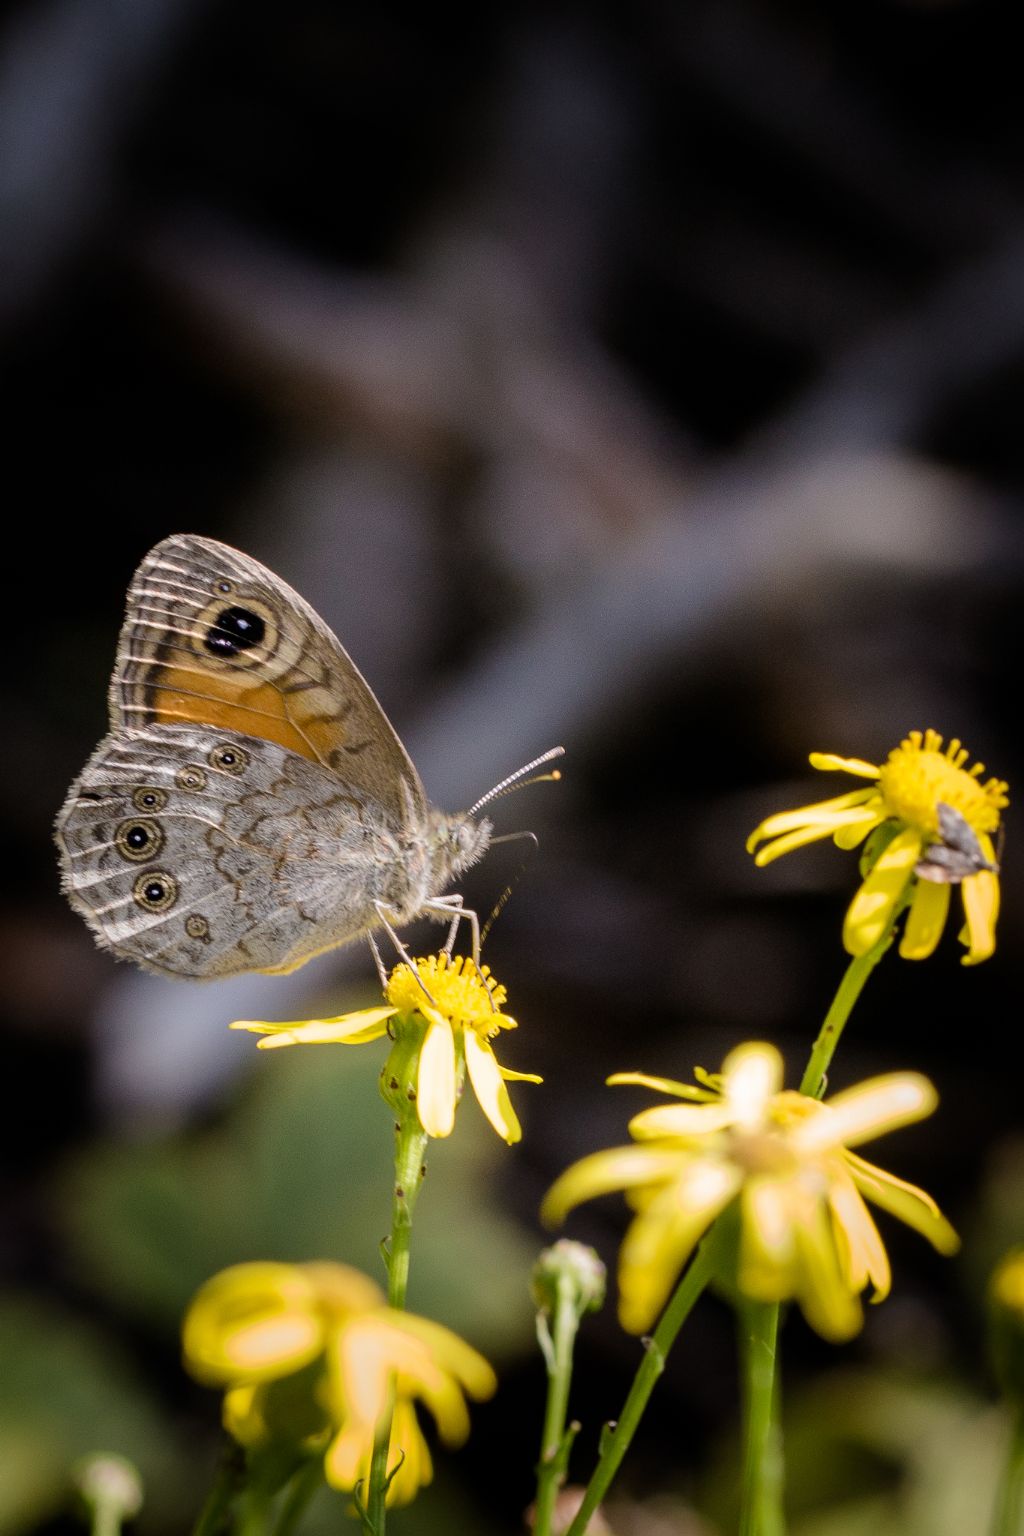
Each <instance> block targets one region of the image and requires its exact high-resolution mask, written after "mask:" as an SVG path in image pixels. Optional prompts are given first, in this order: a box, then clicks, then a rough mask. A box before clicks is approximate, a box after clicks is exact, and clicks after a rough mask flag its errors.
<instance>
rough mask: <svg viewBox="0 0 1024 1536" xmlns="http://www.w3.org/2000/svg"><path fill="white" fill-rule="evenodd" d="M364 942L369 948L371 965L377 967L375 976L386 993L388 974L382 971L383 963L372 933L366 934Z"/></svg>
mask: <svg viewBox="0 0 1024 1536" xmlns="http://www.w3.org/2000/svg"><path fill="white" fill-rule="evenodd" d="M366 942H367V943H368V944H369V946H370V952H371V954H372V955H373V963H374V965H375V966H376V967H377V975H378V976H379V977H380V984H381V989H382V990H383V991H386V990H387V985H388V973H387V971H386V970H385V969H384V961H383V960H382V959H381V953H380V950H379V949H378V947H377V940H376V939H375V938H374V936H373V934H372V933H368V934H367V935H366Z"/></svg>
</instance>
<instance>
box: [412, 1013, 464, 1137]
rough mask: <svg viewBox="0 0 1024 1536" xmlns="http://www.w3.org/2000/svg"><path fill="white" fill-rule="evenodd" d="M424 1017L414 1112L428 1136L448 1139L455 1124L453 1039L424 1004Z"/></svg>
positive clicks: (441, 1019)
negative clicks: (427, 1022)
mask: <svg viewBox="0 0 1024 1536" xmlns="http://www.w3.org/2000/svg"><path fill="white" fill-rule="evenodd" d="M423 1014H424V1017H426V1018H427V1019H429V1024H428V1027H427V1033H426V1038H425V1039H424V1041H423V1044H422V1046H421V1047H420V1065H419V1075H418V1078H417V1083H416V1112H417V1114H418V1115H419V1118H420V1124H421V1125H422V1127H423V1129H424V1130H425V1131H426V1133H427V1135H428V1136H450V1135H451V1133H452V1127H453V1126H454V1124H455V1037H454V1036H453V1034H452V1027H451V1025H450V1024H449V1023H448V1020H447V1019H446V1018H444V1017H443V1016H442V1015H441V1014H440V1013H438V1012H437V1010H436V1009H435V1008H430V1007H429V1006H427V1005H426V1004H424V1007H423Z"/></svg>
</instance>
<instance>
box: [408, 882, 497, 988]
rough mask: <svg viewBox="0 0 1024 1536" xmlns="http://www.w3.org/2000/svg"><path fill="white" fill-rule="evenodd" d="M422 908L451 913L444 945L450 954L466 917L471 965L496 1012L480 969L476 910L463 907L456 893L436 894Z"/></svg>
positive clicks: (427, 910) (478, 925) (478, 924)
mask: <svg viewBox="0 0 1024 1536" xmlns="http://www.w3.org/2000/svg"><path fill="white" fill-rule="evenodd" d="M422 910H423V911H424V912H438V913H451V914H452V932H451V933H450V934H449V936H448V944H446V945H445V949H446V950H447V951H448V953H449V954H451V950H450V948H449V945H450V944H451V943H452V941H453V939H454V934H455V930H456V929H457V928H458V925H459V923H460V922H461V921H462V919H463V918H465V919H466V921H467V922H468V924H469V926H470V931H471V932H472V935H473V954H472V960H473V966H474V969H475V970H476V973H477V975H478V976H479V978H480V980H481V982H482V983H483V987H484V990H485V991H486V993H487V996H488V998H490V999H491V1011H492V1012H497V1010H496V1009H495V1007H494V999H493V998H491V989H490V987H489V986H488V985H487V978H486V976H485V975H484V973H483V971H482V970H481V969H480V918H479V915H478V914H477V913H476V912H474V910H473V908H472V907H464V906H463V905H462V897H461V896H458V895H453V896H437V897H435V898H434V900H433V901H425V902H424V903H423V907H422Z"/></svg>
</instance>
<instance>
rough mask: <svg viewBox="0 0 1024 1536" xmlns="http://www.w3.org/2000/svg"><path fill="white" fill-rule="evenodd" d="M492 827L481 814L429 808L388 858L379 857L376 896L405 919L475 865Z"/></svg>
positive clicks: (409, 917)
mask: <svg viewBox="0 0 1024 1536" xmlns="http://www.w3.org/2000/svg"><path fill="white" fill-rule="evenodd" d="M491 830H492V828H491V823H490V822H489V821H487V820H486V818H485V819H483V820H481V821H474V820H473V818H472V817H471V816H470V815H469V814H468V813H467V812H465V811H460V812H456V813H455V814H454V815H451V814H449V813H448V812H447V811H439V810H436V809H435V808H434V807H433V806H429V807H428V808H427V811H426V814H425V816H423V817H422V819H420V820H419V821H418V822H416V823H413V824H411V825H409V826H408V827H407V828H406V830H405V832H404V833H403V834H402V836H401V838H400V839H398V842H397V845H396V847H395V850H394V854H393V856H392V858H390V859H387V860H386V861H385V860H382V861H381V871H382V874H383V875H384V879H383V881H382V886H381V891H380V895H379V897H378V899H379V900H381V901H382V902H383V903H384V904H385V905H386V906H387V907H389V908H390V910H391V911H392V912H393V913H394V914H395V916H396V918H397V919H398V921H399V922H407V921H409V920H410V919H411V918H413V917H415V916H416V914H417V913H418V912H419V911H420V910H421V909H422V907H423V905H424V903H425V902H428V901H430V900H431V899H432V898H434V897H436V896H441V895H443V894H444V893H445V891H447V889H448V887H449V886H450V885H451V882H452V881H453V880H454V879H455V877H456V876H457V875H459V874H461V873H462V871H463V870H464V869H468V868H469V866H470V865H471V864H475V863H476V861H477V859H479V858H480V857H481V856H482V855H483V854H484V852H485V851H486V849H487V846H488V844H489V843H490V840H491Z"/></svg>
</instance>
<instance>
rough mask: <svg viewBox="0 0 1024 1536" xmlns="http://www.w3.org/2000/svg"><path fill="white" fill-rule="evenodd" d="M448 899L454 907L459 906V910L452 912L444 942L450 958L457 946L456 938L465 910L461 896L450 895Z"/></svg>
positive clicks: (446, 952)
mask: <svg viewBox="0 0 1024 1536" xmlns="http://www.w3.org/2000/svg"><path fill="white" fill-rule="evenodd" d="M448 900H449V901H450V902H451V903H452V906H453V907H454V908H457V910H456V911H453V913H452V921H451V927H450V928H449V929H448V937H447V939H446V940H445V943H444V952H445V954H446V955H447V956H448V958H449V960H450V959H451V957H452V950H453V949H454V948H455V938H456V935H457V934H458V931H459V924H460V923H461V921H462V918H463V911H462V897H461V896H450V897H448Z"/></svg>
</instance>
